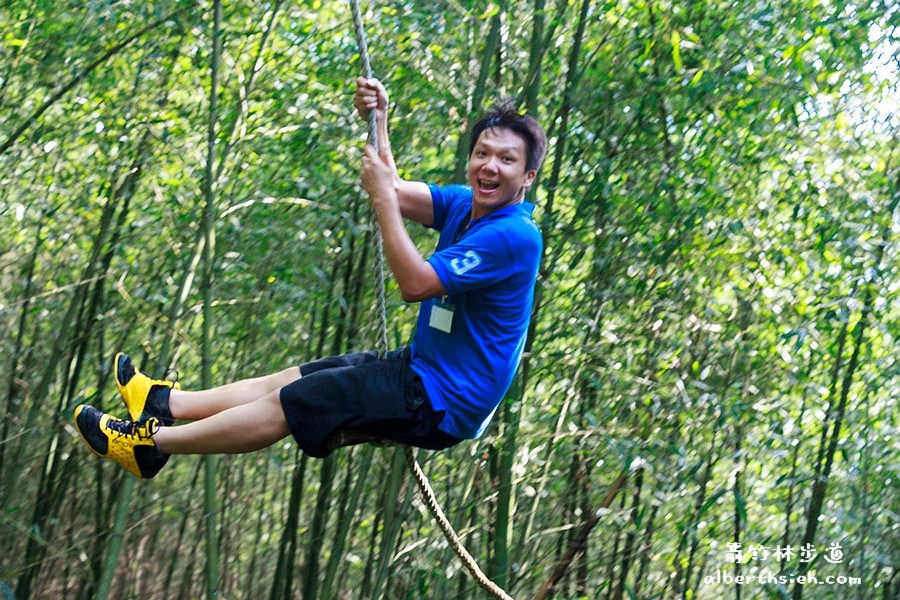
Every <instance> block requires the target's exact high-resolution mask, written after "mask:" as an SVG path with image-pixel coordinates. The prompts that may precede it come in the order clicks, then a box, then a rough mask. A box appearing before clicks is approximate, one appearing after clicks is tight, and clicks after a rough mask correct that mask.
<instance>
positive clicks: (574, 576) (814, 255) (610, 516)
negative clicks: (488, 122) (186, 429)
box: [0, 0, 900, 600]
mask: <svg viewBox="0 0 900 600" xmlns="http://www.w3.org/2000/svg"><path fill="white" fill-rule="evenodd" d="M363 18H364V22H365V25H366V29H367V33H368V35H369V46H370V51H371V54H372V57H373V69H374V71H375V74H376V75H377V76H378V77H380V78H381V79H382V80H383V81H384V82H385V83H386V85H387V88H388V91H389V93H390V96H391V100H392V109H391V115H390V124H391V131H392V142H393V148H394V153H395V155H396V157H397V162H398V164H399V166H400V169H401V172H402V174H403V175H404V176H406V177H409V178H414V179H419V180H425V181H432V182H437V183H444V184H446V183H453V182H458V181H462V180H463V179H462V177H461V173H462V169H463V167H464V165H465V159H466V156H465V143H466V140H467V137H466V132H467V126H468V124H469V123H470V122H471V118H472V116H473V114H475V113H477V112H479V111H480V110H481V109H482V108H483V107H484V106H486V105H489V104H491V103H493V102H494V101H496V100H497V99H499V98H501V97H504V96H514V97H516V98H517V99H518V101H519V104H520V106H522V107H523V108H527V109H528V110H530V111H531V112H533V113H534V114H536V115H537V116H538V118H539V119H540V120H541V121H542V122H543V123H545V125H546V127H547V129H548V132H549V134H550V146H549V153H548V158H547V162H546V164H545V166H544V168H543V171H542V173H541V175H540V178H539V180H538V181H537V183H536V185H535V187H534V192H533V199H534V202H535V203H536V204H537V207H538V208H537V211H536V220H537V222H538V223H539V225H540V227H541V229H542V232H543V235H544V239H545V251H544V256H543V262H542V268H541V273H540V281H539V286H538V293H537V300H536V305H535V309H534V318H533V331H532V332H531V336H530V338H529V352H528V353H527V355H526V357H525V359H524V361H523V364H522V367H521V369H520V373H519V376H518V378H517V380H516V383H515V384H514V386H513V389H512V390H511V391H510V393H509V395H508V397H507V398H506V400H505V401H504V403H503V405H502V407H501V409H500V410H499V411H498V414H497V417H496V418H495V420H494V422H493V424H492V425H491V427H490V428H489V430H488V431H487V433H486V435H485V436H484V437H483V438H482V439H479V440H477V441H473V442H467V443H463V444H461V445H459V446H458V447H456V448H453V449H451V450H449V451H445V452H438V453H428V452H422V453H420V457H419V459H420V461H421V462H422V463H423V465H424V469H425V471H426V473H427V474H428V475H429V476H430V478H431V482H432V485H433V486H434V488H435V490H436V492H437V495H438V499H439V500H440V502H441V503H442V505H443V507H444V509H445V511H446V512H447V514H448V515H449V517H450V520H451V521H452V522H453V524H454V525H455V527H456V528H457V529H458V530H459V532H460V533H461V535H462V538H463V541H464V543H465V544H466V546H467V547H468V548H469V550H470V551H471V552H472V553H473V554H474V555H475V557H476V558H477V559H478V561H479V563H480V564H481V566H482V568H483V569H484V570H485V571H486V572H487V574H488V575H490V576H491V577H492V578H493V579H494V580H495V581H497V582H498V583H499V584H500V585H501V586H503V587H504V588H506V589H507V590H508V591H509V592H510V593H511V594H512V595H513V596H515V597H521V598H525V597H540V596H541V593H542V592H541V590H542V589H544V590H546V589H547V588H548V587H549V586H548V585H547V584H548V583H555V584H556V585H555V587H554V589H553V593H554V594H555V597H558V598H590V599H597V598H604V599H610V600H611V599H620V598H703V599H707V598H712V599H718V598H731V597H733V598H736V599H741V598H793V599H795V600H799V599H800V598H855V599H868V598H882V599H885V600H887V599H889V598H897V597H898V595H900V575H898V566H900V565H898V563H900V560H898V556H900V552H898V539H900V536H898V530H897V528H898V509H900V506H898V494H897V490H898V485H897V481H898V477H900V473H898V465H900V461H898V452H897V450H898V445H897V439H898V431H897V427H898V423H897V420H898V411H897V394H898V385H897V384H898V365H897V360H896V356H897V333H898V317H900V313H898V308H897V302H896V300H897V295H898V278H897V271H898V264H900V262H898V256H897V244H896V242H897V234H898V232H900V217H898V210H897V204H898V198H900V192H898V187H900V165H898V159H900V154H898V126H900V119H898V112H900V111H898V98H900V85H898V73H900V64H898V48H900V40H898V37H900V36H898V29H897V26H898V19H900V11H898V8H897V5H896V4H894V3H892V2H889V1H887V0H883V1H870V2H847V1H842V0H831V1H829V0H821V1H819V0H772V1H766V2H759V1H758V0H752V1H750V0H732V1H730V2H716V1H712V0H700V1H698V2H690V3H682V2H671V1H668V0H630V1H622V2H613V1H601V0H528V1H525V0H502V1H500V2H496V3H490V2H479V1H475V0H437V1H435V2H412V1H407V2H385V1H381V0H377V1H372V2H366V3H364V5H363ZM360 71H361V67H360V63H359V56H358V54H357V50H356V43H355V40H354V36H353V29H352V24H351V17H350V9H349V5H346V4H344V3H342V2H324V1H323V2H320V1H305V2H281V1H272V2H244V1H237V0H235V1H231V2H227V3H224V4H222V3H219V2H218V1H217V2H209V1H201V2H192V1H187V0H182V1H168V2H162V1H160V2H134V1H118V2H117V1H110V0H106V1H100V0H90V1H87V2H84V1H82V2H72V1H57V2H48V1H44V0H6V1H5V2H3V3H2V6H0V223H2V226H0V382H2V386H0V410H2V414H3V420H2V431H0V504H2V512H0V548H2V551H0V597H2V598H17V599H20V600H25V599H28V598H63V597H65V598H79V599H80V598H91V597H97V598H107V597H112V598H200V597H207V598H213V597H220V598H273V599H274V598H303V599H304V600H310V599H314V598H323V599H324V598H379V597H387V598H479V597H486V595H485V593H484V592H482V591H481V590H479V589H477V588H476V586H475V584H474V583H473V581H472V580H471V579H470V578H469V577H468V576H467V574H466V573H465V572H463V571H462V570H461V569H460V563H459V561H458V560H457V559H456V558H455V556H454V555H453V554H452V552H451V551H450V550H449V548H448V546H447V544H446V542H445V541H444V540H443V538H442V537H441V535H440V532H439V531H438V530H437V528H436V527H435V525H434V521H433V520H432V519H431V517H430V515H429V513H428V512H427V511H426V510H425V508H424V506H423V504H422V502H421V499H420V498H419V496H418V494H417V493H416V491H415V490H414V487H413V486H412V484H411V482H410V479H409V477H408V474H407V471H406V467H405V465H404V464H403V462H402V457H401V454H400V453H399V451H398V450H397V449H394V448H375V447H372V446H357V447H353V448H347V449H342V450H339V451H337V452H336V453H335V454H333V455H332V457H330V458H329V459H327V460H322V461H318V460H308V459H306V458H305V457H303V456H302V455H300V454H299V453H298V451H297V449H296V447H295V444H294V443H293V442H292V441H290V440H286V441H285V442H283V443H280V444H277V445H276V446H274V447H272V448H270V449H268V450H266V451H262V452H258V453H255V454H251V455H245V456H236V457H220V458H218V459H199V458H196V457H178V458H177V459H175V460H173V461H171V462H170V464H169V465H168V466H167V467H166V469H165V470H164V471H163V472H162V473H161V474H160V475H159V476H158V477H157V478H156V479H154V480H152V481H149V482H147V481H140V482H138V481H137V480H135V479H133V478H131V477H130V476H129V475H127V474H126V473H125V472H124V471H123V470H122V469H120V468H118V467H117V466H116V465H113V464H111V463H108V462H107V461H101V460H98V459H97V458H96V457H94V456H93V455H92V454H91V453H90V452H88V451H87V449H86V448H85V447H84V446H83V443H82V442H81V441H80V440H79V439H78V437H77V435H76V432H75V430H74V429H73V426H72V423H71V413H72V408H73V407H74V406H75V405H77V404H79V403H83V402H87V403H91V404H94V405H98V406H100V407H102V408H105V409H107V410H111V411H113V412H116V413H120V414H124V411H123V409H122V407H121V405H120V403H119V400H118V398H117V395H116V393H115V386H114V384H113V382H112V380H111V377H110V366H111V362H112V357H113V355H114V353H115V352H116V351H119V350H122V351H126V352H128V353H130V354H131V355H132V356H133V357H134V358H135V360H136V362H137V363H138V364H139V365H142V366H143V367H144V368H145V370H146V371H148V372H149V373H151V374H152V375H155V376H157V377H161V376H163V375H164V374H168V375H169V376H177V377H178V378H179V380H180V382H181V383H182V385H183V386H185V387H188V388H196V387H198V386H201V385H209V384H210V383H222V382H225V381H229V380H233V379H235V378H239V377H245V376H253V375H258V374H262V373H266V372H270V371H272V370H274V369H276V368H281V367H284V366H287V365H291V364H296V363H298V362H301V361H303V360H305V359H308V358H310V357H315V356H320V355H324V354H330V353H339V352H344V351H349V350H357V349H368V348H372V347H373V346H374V345H375V343H376V337H377V327H378V319H377V318H376V315H377V312H378V310H377V308H376V306H377V304H376V298H375V293H374V289H375V287H374V282H375V280H376V278H377V276H376V273H375V271H374V267H373V262H374V255H375V252H374V243H373V231H372V227H371V226H370V221H369V212H368V211H369V209H368V206H367V201H366V199H365V197H364V194H363V193H362V192H361V190H360V186H359V183H358V166H359V162H360V156H361V148H362V144H363V143H364V138H365V133H364V130H365V125H364V124H363V123H361V122H360V121H359V119H358V118H357V117H356V115H355V114H354V112H353V109H352V105H351V101H352V93H353V82H354V79H355V77H357V76H358V75H359V73H360ZM414 235H415V239H416V240H417V242H418V244H419V246H420V248H421V249H422V250H423V252H425V253H426V254H427V252H430V249H431V247H432V245H433V243H434V234H433V233H431V232H428V231H426V230H424V229H419V228H417V229H415V230H414ZM415 311H416V307H415V306H408V305H405V304H403V302H402V301H401V300H400V298H399V295H398V293H397V291H396V288H395V287H394V285H393V284H392V283H391V282H389V283H388V303H387V313H388V314H387V316H388V333H389V338H390V343H391V345H392V346H393V345H399V344H403V343H405V341H406V340H408V339H409V337H410V335H411V333H412V328H413V324H414V318H415ZM765 574H770V575H771V576H772V578H766V577H758V578H757V579H756V580H753V579H752V578H753V577H757V576H760V575H763V576H764V575H765ZM737 576H745V577H750V578H751V579H748V580H747V581H742V582H738V581H737V580H736V577H737ZM802 577H808V578H810V579H808V580H807V583H806V585H803V584H802V583H801V582H802V581H804V580H803V579H802ZM812 577H814V578H815V579H816V580H817V581H819V584H818V585H815V584H812V583H810V581H811V580H812V579H811V578H812ZM827 577H830V578H832V579H828V580H826V578H827ZM557 582H558V583H557Z"/></svg>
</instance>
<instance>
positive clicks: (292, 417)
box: [281, 348, 461, 458]
mask: <svg viewBox="0 0 900 600" xmlns="http://www.w3.org/2000/svg"><path fill="white" fill-rule="evenodd" d="M300 374H301V377H300V379H298V380H297V381H295V382H293V383H290V384H288V385H286V386H284V387H283V388H281V406H282V408H283V409H284V416H285V419H287V424H288V427H289V428H290V430H291V435H293V436H294V439H295V440H297V443H298V444H299V445H300V448H301V450H303V451H304V452H305V453H306V454H309V455H310V456H314V457H317V458H323V457H325V456H328V454H330V453H331V450H332V448H331V447H330V446H329V440H330V439H331V438H332V437H333V436H335V435H336V434H338V432H340V431H342V430H350V431H353V432H356V433H360V434H363V435H366V436H371V437H373V438H375V439H378V440H384V441H392V442H399V443H402V444H409V445H411V446H417V447H419V448H426V449H429V450H442V449H444V448H449V447H450V446H452V445H454V444H456V443H458V442H460V441H461V440H460V439H459V438H456V437H453V436H451V435H449V434H447V433H444V432H443V431H441V430H439V429H438V425H440V423H441V421H442V420H443V418H444V411H436V410H434V409H433V408H432V406H431V402H429V400H428V397H427V395H426V393H425V387H424V386H423V385H422V380H421V379H420V378H419V376H418V375H416V374H415V373H414V372H413V370H412V368H411V367H410V364H409V349H408V348H403V349H400V350H394V351H393V352H389V353H388V354H387V355H386V356H385V357H384V358H381V359H380V358H378V355H377V353H375V352H358V353H353V354H345V355H343V356H331V357H328V358H322V359H320V360H315V361H312V362H308V363H304V364H302V365H300Z"/></svg>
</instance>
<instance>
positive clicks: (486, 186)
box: [478, 179, 500, 194]
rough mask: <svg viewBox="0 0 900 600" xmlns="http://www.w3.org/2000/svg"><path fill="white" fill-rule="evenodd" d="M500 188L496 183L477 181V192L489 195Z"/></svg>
mask: <svg viewBox="0 0 900 600" xmlns="http://www.w3.org/2000/svg"><path fill="white" fill-rule="evenodd" d="M498 187H500V184H499V183H498V182H496V181H484V180H482V179H479V180H478V190H479V191H480V192H482V193H485V194H489V193H491V192H493V191H494V190H496V189H497V188H498Z"/></svg>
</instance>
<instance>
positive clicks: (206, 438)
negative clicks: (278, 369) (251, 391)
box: [153, 367, 299, 454]
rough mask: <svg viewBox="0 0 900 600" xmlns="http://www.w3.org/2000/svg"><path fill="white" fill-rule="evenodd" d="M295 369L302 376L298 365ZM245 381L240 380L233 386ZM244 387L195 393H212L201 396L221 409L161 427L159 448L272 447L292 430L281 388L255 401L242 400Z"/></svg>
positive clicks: (220, 450) (231, 450)
mask: <svg viewBox="0 0 900 600" xmlns="http://www.w3.org/2000/svg"><path fill="white" fill-rule="evenodd" d="M294 369H295V374H296V376H297V377H299V372H297V367H294ZM288 371H290V369H288ZM282 373H286V371H282ZM297 377H294V379H297ZM260 379H268V378H260ZM242 383H244V382H236V384H230V386H236V385H237V384H242ZM254 385H262V384H254ZM230 386H224V387H226V388H229V387H230ZM217 389H221V388H217ZM242 390H243V388H242V387H241V386H237V387H233V388H230V389H229V390H227V391H225V392H222V393H220V394H219V395H215V394H210V392H214V391H215V390H207V391H206V392H194V393H195V394H208V395H209V396H210V397H209V398H207V399H201V402H202V403H203V405H204V406H206V407H207V409H208V410H211V409H213V408H218V409H219V411H217V412H216V413H214V414H212V415H211V416H208V417H206V418H201V419H200V420H197V421H194V422H193V423H187V424H186V425H178V426H175V427H160V428H159V430H158V431H157V432H156V433H155V434H154V435H153V441H154V442H156V446H157V448H159V450H160V451H161V452H163V453H165V454H237V453H241V452H252V451H254V450H260V449H262V448H265V447H267V446H271V445H272V444H274V443H275V442H277V441H278V440H280V439H282V438H284V437H286V436H287V435H288V434H289V433H290V430H289V429H288V424H287V421H286V420H285V418H284V411H283V410H282V408H281V400H280V388H278V389H275V390H272V391H270V392H269V393H267V394H266V395H264V396H263V397H261V398H257V399H256V400H253V401H252V402H246V401H244V402H241V401H240V400H242V399H245V397H242V396H241V394H242ZM173 397H174V394H173ZM229 403H232V404H231V406H230V407H229V406H227V405H229ZM172 412H173V415H175V416H176V418H195V417H183V416H181V415H180V414H176V412H175V410H174V408H173V411H172ZM191 414H199V413H196V412H195V413H191Z"/></svg>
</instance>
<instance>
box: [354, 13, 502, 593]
mask: <svg viewBox="0 0 900 600" xmlns="http://www.w3.org/2000/svg"><path fill="white" fill-rule="evenodd" d="M350 8H351V9H352V10H353V26H354V30H355V32H356V45H357V47H358V48H359V58H360V61H361V62H362V68H363V76H364V77H365V78H366V79H370V78H371V77H372V65H371V62H370V61H369V50H368V47H367V44H366V32H365V29H363V23H362V17H361V16H360V12H359V0H350ZM377 134H378V131H377V125H376V123H375V111H374V110H373V111H370V112H369V138H368V140H367V143H368V144H369V145H370V146H372V147H373V148H375V149H376V150H378V137H377ZM374 229H375V244H376V246H377V256H376V263H377V264H376V270H377V277H376V286H377V288H376V293H377V295H378V314H379V318H380V321H381V329H380V332H379V348H378V353H379V355H381V356H382V357H383V356H384V354H385V353H386V352H387V311H386V309H385V299H384V279H385V276H384V248H383V247H382V244H381V229H380V228H379V227H378V223H377V222H375V223H374ZM406 463H407V464H408V465H409V469H410V471H412V474H413V478H414V479H415V480H416V485H417V486H418V487H419V490H420V491H421V492H422V497H423V498H424V499H425V505H426V506H428V509H429V510H430V511H431V514H432V515H433V516H434V518H435V520H436V521H437V522H438V525H439V526H440V528H441V531H442V532H443V533H444V537H446V538H447V542H449V544H450V547H451V548H453V551H454V552H455V553H456V555H457V556H458V557H459V558H460V560H462V562H463V565H465V567H466V569H467V570H468V571H469V573H470V574H471V575H472V577H474V578H475V580H476V581H477V582H478V584H479V585H480V586H481V587H482V588H484V589H485V590H487V591H488V592H490V593H491V594H492V595H493V596H494V597H495V598H499V599H500V600H513V599H512V597H511V596H510V595H509V594H507V593H506V592H504V591H503V589H502V588H500V586H498V585H497V584H496V583H494V582H493V581H491V580H490V579H489V578H488V577H487V575H485V574H484V572H483V571H482V570H481V569H480V568H479V567H478V563H477V562H475V559H474V558H472V555H471V554H469V552H468V551H467V550H466V548H465V546H463V544H462V540H460V539H459V535H457V533H456V531H454V529H453V525H451V524H450V521H449V520H448V519H447V517H446V516H445V515H444V511H443V510H441V507H440V505H439V504H438V502H437V498H436V497H435V495H434V490H433V489H431V485H430V484H429V483H428V478H427V477H426V476H425V473H424V472H423V471H422V468H421V467H420V466H419V463H418V461H416V451H415V449H414V448H413V447H412V446H406Z"/></svg>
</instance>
